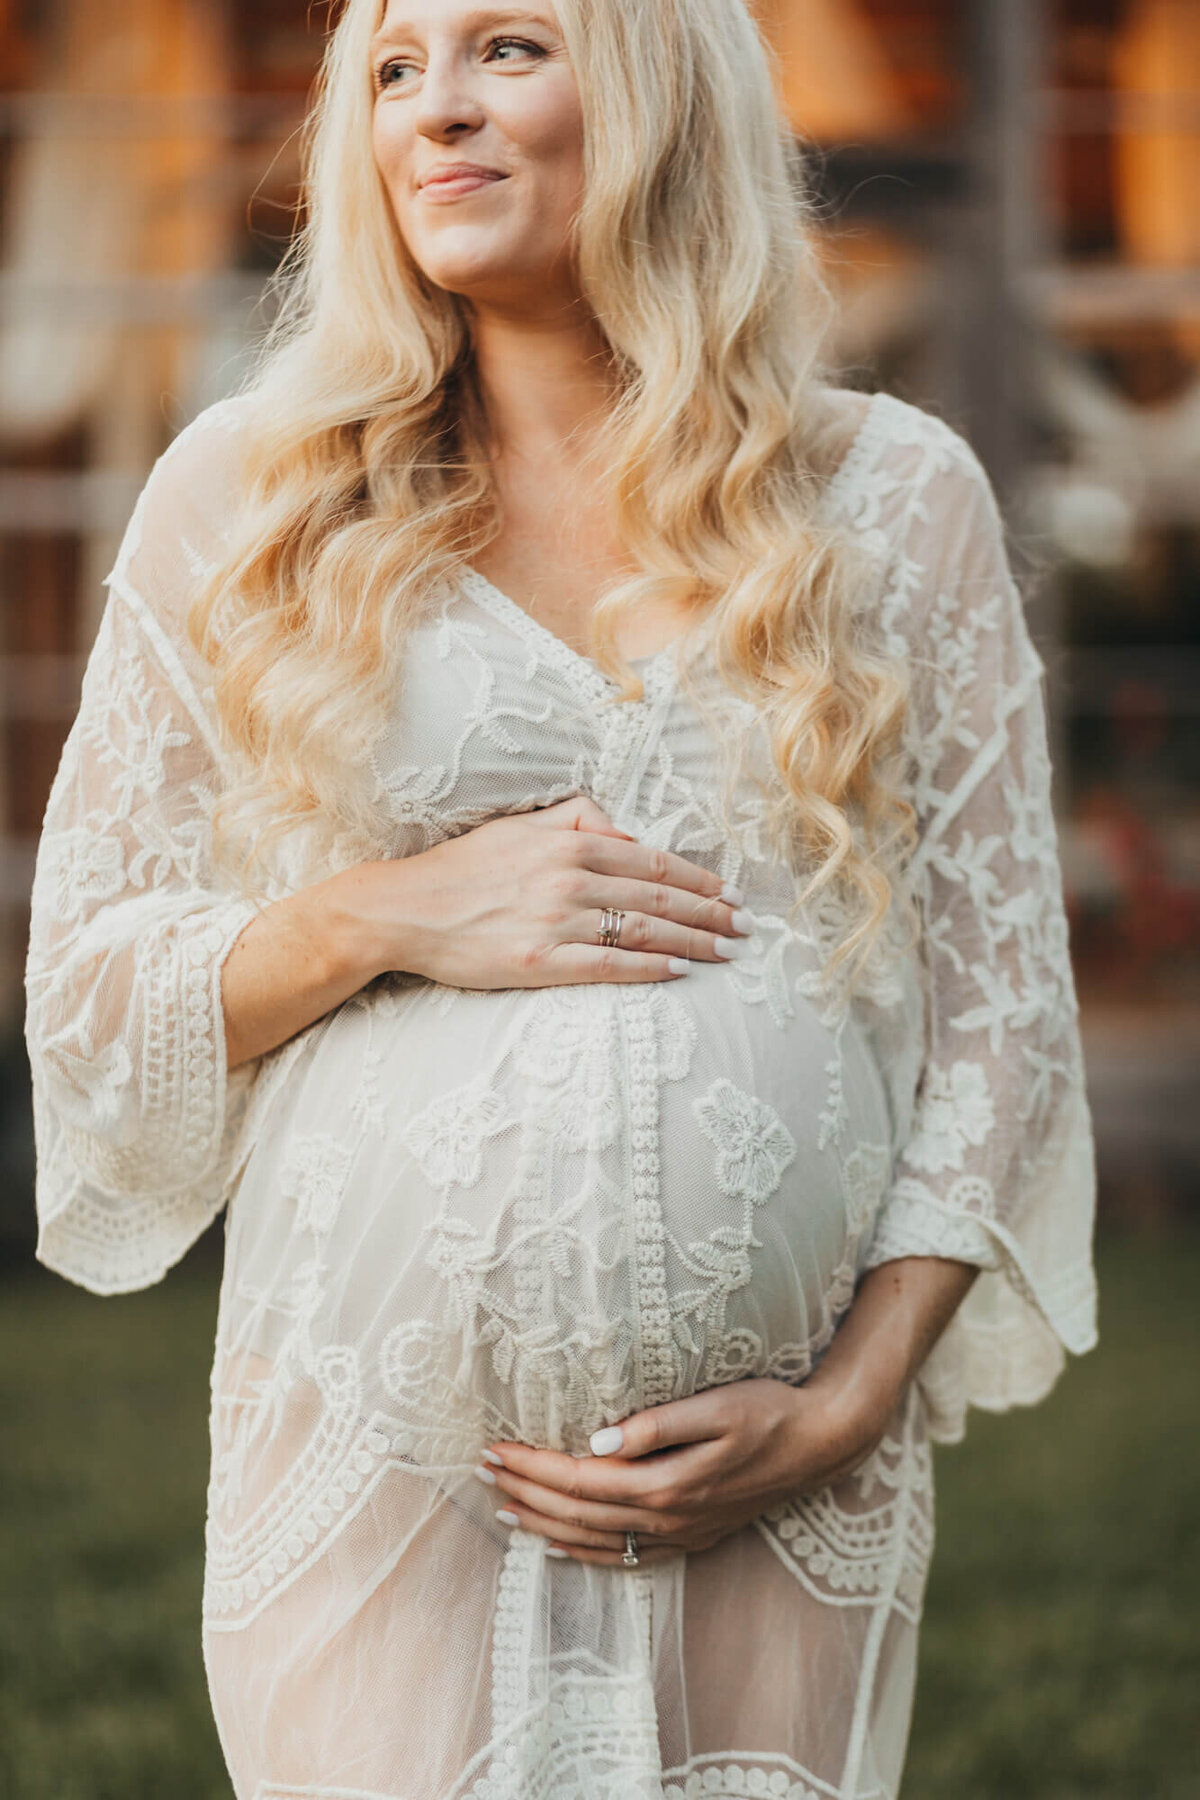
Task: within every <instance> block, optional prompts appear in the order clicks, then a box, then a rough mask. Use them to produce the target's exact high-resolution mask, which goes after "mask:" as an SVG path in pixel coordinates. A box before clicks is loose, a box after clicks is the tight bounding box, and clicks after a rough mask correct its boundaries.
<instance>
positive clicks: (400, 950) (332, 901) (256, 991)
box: [222, 797, 741, 1069]
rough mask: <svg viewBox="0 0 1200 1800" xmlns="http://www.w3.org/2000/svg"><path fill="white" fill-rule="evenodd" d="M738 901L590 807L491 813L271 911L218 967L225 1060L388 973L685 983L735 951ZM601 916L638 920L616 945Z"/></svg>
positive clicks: (492, 982)
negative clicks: (606, 945)
mask: <svg viewBox="0 0 1200 1800" xmlns="http://www.w3.org/2000/svg"><path fill="white" fill-rule="evenodd" d="M723 895H724V898H723V897H722V896H723ZM740 897H741V896H740V895H739V894H737V893H736V890H734V889H732V888H729V887H728V886H726V885H725V884H723V883H722V881H721V878H720V876H719V875H713V874H712V873H710V871H709V870H707V869H702V868H700V867H699V866H698V864H696V863H692V862H689V861H688V860H687V859H686V858H685V857H682V856H675V855H673V854H671V853H670V852H669V851H665V850H652V849H647V848H646V847H645V846H644V845H642V844H639V843H638V842H637V841H636V840H635V839H634V838H631V837H630V836H629V835H628V833H626V832H623V831H618V830H617V828H616V827H615V825H613V823H612V821H611V820H610V819H608V818H607V817H606V815H605V814H604V813H603V812H601V810H600V808H599V807H598V806H596V805H595V804H594V803H593V802H592V801H591V800H587V799H584V798H581V797H577V798H575V799H571V800H563V801H560V802H559V804H558V805H557V806H548V807H545V808H543V809H542V810H541V811H538V812H531V813H520V814H514V815H512V816H509V817H505V818H499V819H492V820H489V821H488V823H487V824H486V825H479V826H477V827H476V828H475V830H473V831H468V832H464V833H463V835H462V836H461V837H457V838H452V839H449V840H448V841H447V842H446V843H444V844H438V845H437V846H436V847H435V848H434V849H432V850H426V851H423V852H422V853H421V854H420V855H418V856H410V857H404V858H401V859H398V860H395V861H391V862H371V863H362V864H360V865H359V866H358V867H357V868H353V869H348V870H345V871H344V872H343V873H340V874H338V875H333V876H330V877H329V878H328V879H327V880H326V881H322V882H318V883H316V884H315V885H314V886H312V887H310V888H306V889H304V890H303V891H301V892H300V893H298V894H293V895H289V896H288V898H287V899H285V900H279V901H276V902H275V904H274V905H272V906H269V907H267V908H265V909H264V911H263V912H262V913H261V914H260V915H259V917H258V918H256V919H254V920H253V921H252V922H251V923H250V924H249V925H248V926H247V928H246V929H245V931H243V932H242V934H241V936H240V937H239V938H238V940H237V943H236V944H235V945H234V947H233V949H232V951H231V952H230V954H229V956H228V958H227V960H226V962H225V965H224V970H223V973H222V1003H223V1006H224V1010H225V1042H226V1046H227V1056H228V1066H229V1067H230V1068H231V1069H232V1068H236V1067H237V1066H238V1064H240V1063H242V1062H245V1061H247V1060H248V1059H250V1058H251V1057H255V1056H261V1055H263V1054H264V1053H265V1052H266V1051H268V1050H272V1049H274V1048H275V1046H276V1045H277V1044H281V1043H283V1042H284V1041H285V1040H286V1039H287V1038H289V1037H292V1036H294V1034H295V1033H296V1032H298V1031H302V1030H303V1029H304V1028H305V1027H306V1026H308V1025H311V1024H313V1023H314V1022H315V1021H316V1020H317V1019H319V1018H321V1017H323V1015H324V1014H325V1013H327V1012H329V1011H330V1010H331V1009H332V1008H333V1007H335V1006H339V1005H340V1004H341V1002H342V1001H343V1000H347V999H349V997H350V996H351V995H352V994H355V993H357V992H358V990H359V989H360V988H361V987H364V986H365V985H366V983H367V982H368V981H370V980H372V979H373V978H374V977H375V976H376V975H381V974H383V973H384V972H385V971H387V970H391V969H402V970H406V971H408V972H410V973H412V974H416V975H425V976H428V977H429V978H430V979H431V980H434V981H439V982H443V983H445V984H446V985H448V986H452V987H466V988H511V987H549V986H555V985H559V984H561V983H564V982H584V981H667V980H674V979H675V978H676V977H677V976H679V975H682V974H685V973H686V972H687V966H688V961H696V962H715V961H717V960H719V959H720V958H722V957H729V956H733V955H736V953H737V948H738V939H737V938H736V937H733V936H732V935H731V934H733V933H735V932H737V931H738V930H739V928H740V925H741V921H740V920H739V919H738V916H737V914H736V913H735V911H734V906H735V904H736V902H737V901H738V900H739V899H740ZM605 906H615V907H620V908H622V909H623V910H624V911H625V913H626V917H625V920H624V923H623V925H622V928H621V941H620V945H619V946H618V947H617V948H615V949H612V950H605V949H602V948H601V947H600V945H599V944H598V943H597V941H596V934H597V924H598V914H599V909H601V908H603V907H605ZM680 958H684V959H687V960H686V961H684V962H682V964H680V963H679V961H678V960H677V959H680Z"/></svg>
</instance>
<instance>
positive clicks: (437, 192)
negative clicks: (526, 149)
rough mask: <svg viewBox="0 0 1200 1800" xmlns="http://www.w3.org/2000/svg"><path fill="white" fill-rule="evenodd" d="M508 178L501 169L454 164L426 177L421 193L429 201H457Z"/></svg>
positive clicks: (469, 164)
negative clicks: (463, 195) (461, 196)
mask: <svg viewBox="0 0 1200 1800" xmlns="http://www.w3.org/2000/svg"><path fill="white" fill-rule="evenodd" d="M506 179H507V177H506V176H505V175H504V173H503V171H502V170H500V169H485V168H482V167H480V166H479V165H478V164H475V163H452V164H451V165H450V166H449V167H448V168H446V169H444V170H438V171H436V172H435V173H433V174H430V175H426V176H425V177H424V179H423V180H422V182H421V193H422V194H423V195H424V196H425V198H426V199H427V200H457V199H458V198H459V196H460V195H462V194H473V193H475V192H476V191H477V190H478V189H479V188H485V187H491V186H493V185H494V183H496V182H497V181H505V180H506Z"/></svg>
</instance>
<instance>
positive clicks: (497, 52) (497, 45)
mask: <svg viewBox="0 0 1200 1800" xmlns="http://www.w3.org/2000/svg"><path fill="white" fill-rule="evenodd" d="M510 52H512V53H513V54H509V53H510ZM545 54H546V52H545V51H544V50H543V49H542V46H541V45H540V44H531V43H529V42H528V41H527V40H526V39H525V38H493V39H492V41H491V43H490V44H489V45H488V47H487V60H488V61H489V62H518V61H520V59H521V57H522V56H532V57H539V56H544V55H545Z"/></svg>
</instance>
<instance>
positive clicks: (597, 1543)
mask: <svg viewBox="0 0 1200 1800" xmlns="http://www.w3.org/2000/svg"><path fill="white" fill-rule="evenodd" d="M886 1417H887V1413H886V1411H885V1412H884V1414H883V1418H882V1419H880V1420H879V1421H878V1423H876V1422H875V1420H871V1421H870V1422H869V1423H868V1421H867V1420H866V1419H863V1420H861V1421H859V1420H854V1419H851V1418H848V1417H846V1416H845V1413H844V1409H842V1408H841V1407H840V1406H837V1405H836V1404H831V1403H830V1400H829V1398H828V1397H827V1393H826V1391H825V1390H823V1389H821V1388H820V1387H816V1388H813V1389H808V1388H794V1387H789V1386H788V1385H787V1384H786V1383H784V1382H781V1381H772V1380H749V1381H737V1382H733V1383H730V1384H729V1385H728V1386H725V1387H716V1388H708V1389H706V1390H705V1391H704V1392H703V1393H699V1394H693V1395H691V1396H690V1397H689V1398H687V1399H685V1400H671V1401H668V1402H667V1403H666V1404H665V1405H663V1406H655V1407H650V1408H649V1409H648V1410H647V1411H645V1412H640V1413H634V1414H633V1415H632V1416H631V1417H630V1418H628V1419H626V1420H625V1422H624V1424H623V1425H613V1426H608V1427H607V1428H606V1429H605V1430H604V1431H601V1432H597V1433H596V1434H595V1436H594V1437H593V1439H592V1446H593V1454H592V1455H591V1456H584V1457H575V1456H569V1455H567V1454H565V1453H564V1452H562V1451H557V1450H534V1449H530V1448H529V1447H528V1445H525V1444H510V1443H495V1444H492V1445H490V1446H489V1449H488V1450H487V1451H485V1453H484V1454H485V1458H486V1460H487V1462H488V1464H489V1465H490V1467H488V1468H487V1469H486V1470H481V1471H480V1473H481V1474H483V1476H484V1479H486V1478H487V1475H489V1474H490V1475H492V1476H494V1478H495V1485H496V1489H497V1491H498V1494H502V1495H503V1496H504V1501H503V1510H505V1511H507V1512H508V1513H509V1514H511V1515H512V1518H515V1520H516V1523H517V1524H518V1525H519V1526H520V1527H521V1529H522V1530H523V1531H532V1532H536V1533H537V1534H538V1535H539V1536H540V1537H545V1538H548V1539H549V1540H550V1541H551V1544H552V1545H554V1546H556V1547H557V1548H559V1549H560V1550H563V1551H565V1552H566V1553H567V1554H568V1555H569V1556H572V1557H574V1558H575V1559H576V1560H577V1561H579V1562H592V1563H608V1564H617V1565H619V1564H620V1562H621V1557H622V1555H623V1554H624V1551H625V1547H626V1546H625V1533H626V1532H627V1531H633V1532H636V1533H637V1536H638V1551H639V1557H640V1562H641V1565H642V1566H645V1565H646V1564H647V1563H652V1562H658V1561H661V1560H663V1559H664V1558H665V1557H668V1556H677V1555H678V1554H679V1553H680V1552H681V1551H686V1550H707V1549H710V1548H711V1546H712V1545H713V1544H716V1543H718V1542H719V1541H720V1540H721V1539H722V1538H723V1537H727V1536H728V1535H729V1534H730V1533H731V1532H734V1531H736V1530H738V1528H739V1527H740V1526H742V1525H745V1524H746V1523H747V1522H748V1521H749V1520H751V1519H754V1518H757V1517H759V1515H760V1514H762V1513H763V1512H764V1511H765V1510H766V1508H767V1507H769V1506H770V1505H771V1504H772V1502H773V1501H776V1500H781V1499H784V1498H785V1497H786V1496H788V1495H792V1494H796V1493H798V1492H801V1491H805V1490H811V1489H816V1488H821V1487H825V1486H827V1485H828V1484H829V1483H830V1482H833V1481H837V1480H838V1479H839V1478H840V1477H841V1476H843V1475H846V1474H849V1473H850V1472H851V1470H853V1469H855V1468H857V1467H858V1465H859V1464H860V1463H861V1462H862V1461H863V1460H864V1459H865V1458H866V1457H867V1456H868V1455H869V1454H870V1453H871V1451H872V1450H873V1449H874V1448H875V1447H876V1445H877V1444H878V1442H879V1440H880V1438H881V1437H882V1435H883V1428H884V1424H885V1423H886ZM493 1458H496V1459H499V1460H497V1461H493ZM512 1518H510V1519H508V1520H506V1521H505V1522H506V1523H509V1524H511V1523H512Z"/></svg>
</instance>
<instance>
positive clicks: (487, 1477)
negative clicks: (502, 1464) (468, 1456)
mask: <svg viewBox="0 0 1200 1800" xmlns="http://www.w3.org/2000/svg"><path fill="white" fill-rule="evenodd" d="M475 1473H476V1474H477V1475H478V1477H479V1479H480V1481H486V1482H487V1484H488V1486H489V1487H495V1485H496V1477H495V1476H494V1475H493V1474H492V1471H491V1470H490V1469H479V1468H477V1469H476V1471H475Z"/></svg>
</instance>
